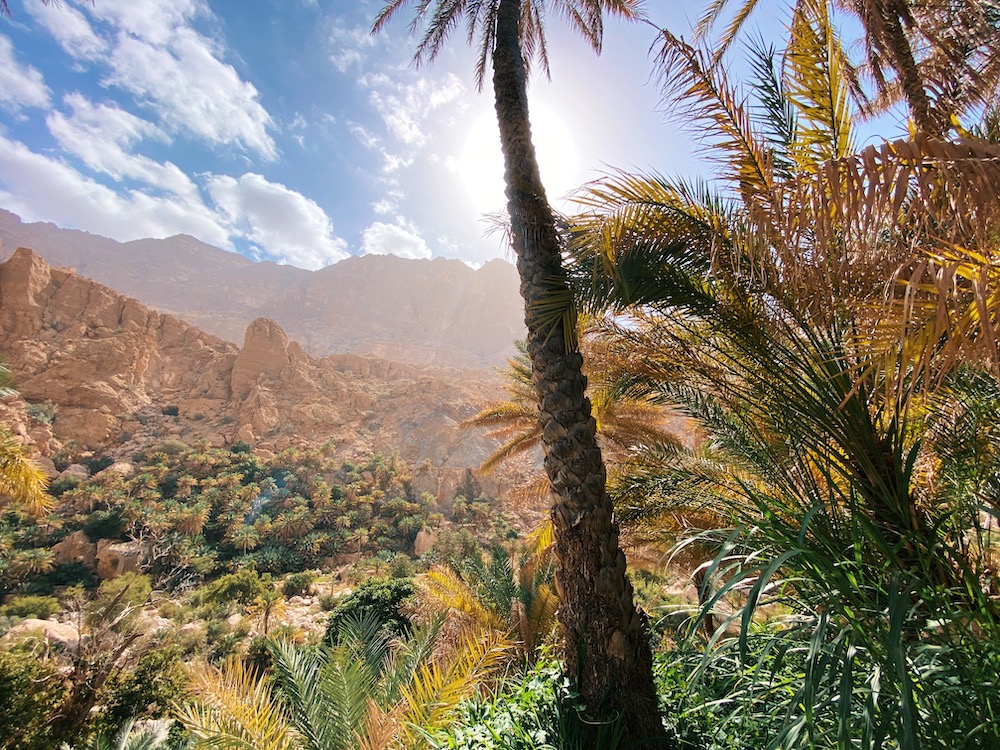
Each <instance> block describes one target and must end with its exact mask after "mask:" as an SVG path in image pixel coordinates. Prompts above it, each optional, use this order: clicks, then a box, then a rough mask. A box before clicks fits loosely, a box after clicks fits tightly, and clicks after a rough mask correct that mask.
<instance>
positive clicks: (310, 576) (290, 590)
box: [281, 570, 316, 597]
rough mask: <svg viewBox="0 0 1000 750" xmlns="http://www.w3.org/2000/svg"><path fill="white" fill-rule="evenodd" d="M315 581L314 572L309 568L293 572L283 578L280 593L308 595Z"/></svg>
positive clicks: (288, 595) (290, 595)
mask: <svg viewBox="0 0 1000 750" xmlns="http://www.w3.org/2000/svg"><path fill="white" fill-rule="evenodd" d="M315 581H316V574H315V573H314V572H313V571H311V570H304V571H302V572H301V573H293V574H292V575H290V576H288V578H286V579H285V582H284V583H283V584H282V586H281V593H282V594H284V595H285V596H286V597H292V596H308V595H309V594H310V593H311V592H312V585H313V583H315Z"/></svg>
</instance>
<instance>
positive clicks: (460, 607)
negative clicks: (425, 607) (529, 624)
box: [419, 566, 505, 631]
mask: <svg viewBox="0 0 1000 750" xmlns="http://www.w3.org/2000/svg"><path fill="white" fill-rule="evenodd" d="M419 581H420V587H421V589H422V590H423V592H424V594H425V595H427V596H429V597H430V598H431V599H433V600H434V601H436V602H438V603H439V604H441V606H443V607H445V608H447V609H450V610H453V611H455V612H460V613H461V614H463V615H465V616H466V617H469V618H470V619H471V620H472V621H473V622H474V623H476V624H477V625H478V626H479V627H480V628H488V629H493V630H501V631H502V630H503V629H504V627H505V624H504V621H503V620H502V619H501V618H500V617H499V616H498V614H497V613H496V612H495V611H493V610H491V609H489V608H488V607H486V606H485V605H484V604H483V602H482V601H481V600H480V598H479V596H478V595H477V593H476V591H475V589H474V588H473V587H472V586H471V585H470V584H469V583H468V582H466V581H465V580H463V578H462V577H461V576H460V575H459V574H458V573H457V572H456V571H454V570H452V569H451V568H446V567H440V566H439V567H434V568H431V569H430V570H429V571H427V573H426V574H425V575H424V576H422V577H421V578H420V579H419Z"/></svg>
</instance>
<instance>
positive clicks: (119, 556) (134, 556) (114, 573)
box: [97, 540, 142, 580]
mask: <svg viewBox="0 0 1000 750" xmlns="http://www.w3.org/2000/svg"><path fill="white" fill-rule="evenodd" d="M101 541H106V540H101ZM141 560H142V549H141V547H140V546H139V543H138V542H112V543H110V544H106V545H100V544H98V550H97V577H98V578H100V579H101V580H108V579H109V578H117V577H118V576H120V575H122V574H123V573H138V572H139V564H140V562H141Z"/></svg>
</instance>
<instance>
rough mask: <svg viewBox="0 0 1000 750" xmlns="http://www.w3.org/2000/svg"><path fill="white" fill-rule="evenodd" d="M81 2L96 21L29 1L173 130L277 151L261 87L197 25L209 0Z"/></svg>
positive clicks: (58, 34)
mask: <svg viewBox="0 0 1000 750" xmlns="http://www.w3.org/2000/svg"><path fill="white" fill-rule="evenodd" d="M75 2H76V3H77V5H78V6H79V7H83V8H85V9H86V11H87V13H89V14H90V16H91V19H92V21H93V23H91V21H89V20H88V19H87V18H86V17H85V16H84V15H83V14H82V13H81V12H80V10H79V9H78V7H73V6H70V5H66V6H65V7H62V8H57V9H55V8H43V7H42V6H41V4H40V3H30V4H29V7H31V8H32V14H33V15H34V16H35V17H36V19H37V20H38V21H39V23H40V24H41V25H42V26H44V27H45V28H46V29H47V30H48V31H49V33H50V34H52V36H53V37H55V39H56V40H57V41H58V42H59V43H60V44H61V45H62V47H63V49H64V50H66V52H67V53H69V54H70V55H72V56H74V57H76V58H77V59H83V60H87V61H90V62H92V63H94V64H95V65H98V66H101V67H102V68H104V67H106V68H107V71H106V73H105V75H104V77H103V78H102V80H101V83H102V84H103V85H104V86H116V87H119V88H122V89H124V90H126V91H128V92H129V93H131V94H133V95H134V96H135V97H136V99H137V102H138V104H139V106H142V107H145V108H147V109H149V110H151V111H152V112H154V113H155V114H156V116H157V117H158V118H159V123H160V124H161V125H162V126H163V127H164V128H165V129H167V130H169V131H170V132H172V133H185V134H190V135H193V136H194V137H196V138H201V139H204V140H206V141H208V142H209V143H211V144H214V145H236V146H240V147H242V148H245V149H248V150H251V151H254V152H256V153H258V154H260V155H261V156H262V157H264V158H265V159H275V158H276V157H277V147H276V145H275V142H274V139H273V138H272V137H271V135H270V131H271V130H272V129H274V127H275V124H274V120H273V119H272V117H271V116H270V114H268V112H267V110H266V109H264V107H263V106H262V105H261V103H260V101H259V99H260V95H259V92H258V91H257V89H256V87H255V86H254V85H253V84H252V83H249V82H247V81H244V80H242V79H241V78H240V75H239V74H238V73H237V72H236V69H235V68H233V66H232V65H229V64H228V63H226V62H223V58H224V56H225V53H226V50H225V48H224V47H223V46H222V45H221V44H219V43H216V42H215V41H213V40H212V39H210V38H208V37H206V36H204V35H202V34H200V33H198V32H197V31H196V30H195V29H194V28H193V27H192V26H191V22H192V21H193V20H194V19H196V18H198V17H202V16H205V17H211V11H210V9H209V8H208V6H207V5H206V4H205V3H204V2H203V0H100V1H99V2H96V3H93V4H90V3H81V0H75ZM36 5H37V6H39V7H38V8H35V7H34V6H36ZM5 88H6V87H5Z"/></svg>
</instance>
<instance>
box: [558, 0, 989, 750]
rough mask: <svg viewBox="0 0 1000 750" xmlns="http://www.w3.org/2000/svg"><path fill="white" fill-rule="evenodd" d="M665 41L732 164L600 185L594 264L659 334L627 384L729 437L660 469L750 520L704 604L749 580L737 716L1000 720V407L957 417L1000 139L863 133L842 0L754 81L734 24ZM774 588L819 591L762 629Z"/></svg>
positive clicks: (735, 679)
mask: <svg viewBox="0 0 1000 750" xmlns="http://www.w3.org/2000/svg"><path fill="white" fill-rule="evenodd" d="M663 44H664V47H663V53H662V56H661V61H662V62H663V65H664V80H665V81H667V82H668V86H669V87H670V90H671V91H672V92H676V93H679V94H680V95H681V100H682V107H683V108H682V110H681V111H682V112H683V114H684V117H685V119H686V120H687V122H688V123H689V124H691V125H693V126H694V127H696V128H698V129H699V132H701V133H702V134H704V133H706V132H707V133H710V134H711V136H712V140H711V143H712V144H713V152H712V153H713V156H714V157H715V159H716V161H717V163H718V165H719V173H720V179H719V181H718V182H717V183H715V184H712V185H705V184H699V185H692V184H689V183H685V182H683V181H680V180H675V179H668V178H664V177H659V176H655V175H630V174H620V175H618V176H617V177H614V178H611V179H608V180H605V181H603V182H602V183H600V184H598V185H595V186H593V187H592V188H591V189H590V190H589V191H588V192H587V193H586V194H585V195H584V196H583V198H582V200H583V202H584V204H585V205H587V206H588V207H589V208H590V209H591V211H590V212H589V213H588V214H586V215H584V216H581V217H579V219H578V220H577V221H576V224H575V232H574V236H575V237H576V239H577V245H576V247H575V248H574V252H575V255H576V258H577V266H576V267H575V269H574V270H575V271H576V272H578V278H579V281H580V290H581V294H582V295H585V296H586V300H587V302H588V305H590V306H593V307H594V308H596V309H600V310H603V311H608V312H611V313H612V314H613V322H612V323H611V324H609V333H608V335H609V336H611V337H613V338H615V339H617V340H618V341H620V342H622V344H621V345H622V346H624V347H626V348H627V349H628V350H629V351H631V352H633V353H634V355H635V365H636V367H635V368H634V369H633V378H632V380H631V382H630V383H629V384H628V385H629V387H631V388H634V389H638V391H639V392H645V393H650V394H655V395H658V396H659V397H660V398H662V399H664V400H665V401H668V402H671V403H674V404H677V405H679V406H681V407H682V408H683V410H684V411H685V413H687V414H689V415H690V416H691V417H692V418H694V419H696V420H697V421H698V422H699V423H700V424H701V425H702V426H703V428H704V429H705V430H706V432H707V434H708V436H709V446H710V447H711V449H712V451H711V452H710V453H708V454H705V455H699V456H695V455H682V454H677V455H675V456H672V457H670V458H671V460H670V461H666V462H664V463H663V464H662V465H661V466H659V467H656V468H657V471H658V472H659V476H654V475H653V474H652V473H651V474H650V476H648V477H647V479H648V480H649V481H648V482H647V483H646V485H645V486H646V489H647V490H648V489H655V491H656V492H658V493H660V495H661V497H662V498H663V499H664V502H677V501H678V499H679V500H680V501H682V502H683V501H687V500H688V499H690V498H709V500H710V501H711V504H712V505H713V506H714V507H722V508H727V509H728V510H729V513H730V515H731V518H732V520H733V523H734V524H735V525H736V529H735V530H734V531H732V533H731V535H729V534H728V533H727V534H726V535H721V536H719V535H716V536H715V539H716V540H717V541H719V542H720V543H721V548H722V549H723V552H722V553H720V555H719V556H718V557H717V558H716V560H715V561H714V563H713V565H712V566H711V568H710V569H709V571H708V575H707V581H708V583H707V589H708V601H707V606H706V609H705V614H711V607H712V606H713V605H714V604H715V603H716V602H717V601H719V600H721V599H722V598H723V597H725V596H727V595H729V594H737V590H739V591H738V594H737V595H738V596H741V597H743V601H744V602H745V603H746V606H744V607H742V608H738V609H737V613H736V614H735V615H733V616H732V617H730V618H729V620H728V622H727V623H726V625H729V626H733V627H736V628H738V629H740V631H741V632H740V636H739V637H738V638H733V639H727V638H726V637H725V635H724V633H723V630H724V628H722V629H720V630H719V631H718V632H717V633H716V638H717V640H716V641H714V643H713V646H712V647H711V648H710V649H709V650H708V654H707V655H706V657H705V659H704V661H702V662H701V663H700V664H697V665H695V666H694V668H695V671H696V672H697V673H698V674H704V673H706V672H711V671H712V670H721V671H723V673H724V674H727V677H726V678H725V679H726V680H729V682H726V684H729V685H732V686H733V690H732V691H731V693H730V694H729V695H727V696H722V698H721V700H722V701H724V702H725V703H726V704H727V712H728V713H729V715H730V716H731V717H732V722H733V724H732V725H731V726H736V724H740V725H742V726H753V725H755V724H759V725H762V726H766V725H769V726H770V727H771V728H772V729H773V730H774V734H773V735H772V736H771V737H769V738H768V739H769V741H770V745H772V746H775V747H777V746H781V747H804V746H808V747H818V746H823V747H827V746H830V747H832V746H840V745H843V744H844V742H850V741H851V738H858V745H859V746H860V747H875V746H879V744H878V743H879V740H878V739H873V738H883V739H884V740H885V741H886V742H891V743H892V744H893V746H896V745H898V746H899V747H902V748H915V747H948V746H949V745H950V744H951V743H952V742H953V737H954V736H955V733H956V732H958V733H959V734H961V735H962V736H963V737H965V736H966V735H967V734H968V736H969V743H970V746H980V747H989V746H994V745H995V744H996V742H997V740H998V737H997V733H996V730H995V728H993V726H992V724H990V725H989V726H986V725H983V726H980V718H979V717H980V716H981V715H982V713H983V712H990V711H992V707H991V701H992V693H991V692H990V691H991V690H994V689H995V688H994V687H992V686H995V685H996V684H997V682H998V681H1000V678H998V673H997V671H996V668H995V664H996V662H995V661H993V656H992V653H994V652H995V649H996V643H997V642H998V639H1000V612H998V607H997V604H996V601H995V600H993V599H991V597H990V596H989V595H988V593H987V592H984V591H983V587H982V585H981V583H980V579H981V576H983V575H985V576H987V577H989V576H990V575H992V573H990V567H989V564H988V559H987V555H986V554H984V550H983V549H982V548H981V547H979V548H977V546H976V544H975V543H971V542H970V539H973V540H974V539H977V538H978V539H982V538H983V534H982V533H981V532H982V531H983V521H982V519H981V517H980V514H981V513H988V514H990V515H992V516H994V517H995V516H996V515H997V514H998V511H1000V508H998V507H997V500H996V494H995V491H994V490H993V489H992V488H993V487H995V486H996V483H997V481H998V480H997V477H998V474H997V466H996V461H995V458H993V457H992V454H991V452H990V451H989V450H986V451H983V453H984V457H983V458H982V459H978V458H976V459H975V460H967V458H966V457H967V456H969V455H970V453H971V452H972V451H973V449H975V450H980V448H979V447H977V446H978V445H979V443H981V442H982V440H983V439H986V441H987V442H989V441H991V440H992V437H991V436H992V435H994V434H996V429H997V428H996V422H995V421H993V422H992V424H988V425H987V427H986V428H985V430H984V431H982V432H979V434H973V436H972V437H973V438H975V439H969V438H968V432H969V430H968V429H966V430H965V433H962V431H961V430H958V429H957V428H958V427H968V425H969V422H970V419H971V418H970V417H969V416H968V415H969V414H970V413H973V412H974V411H976V410H973V409H971V408H969V407H968V406H962V405H963V404H966V405H968V404H972V405H975V403H976V402H977V401H978V403H979V404H980V405H985V404H989V403H990V402H991V400H992V397H991V396H990V394H991V393H996V391H997V385H996V383H997V375H998V373H1000V349H998V341H1000V276H998V274H997V273H996V270H995V268H996V249H995V237H996V236H997V231H998V229H1000V205H998V204H997V201H996V198H995V196H996V195H997V193H998V190H1000V168H998V165H997V151H996V148H995V146H992V145H990V144H988V143H985V142H982V141H977V140H975V139H967V140H963V142H961V143H948V142H942V141H934V140H931V139H929V138H926V137H924V136H923V135H922V134H917V136H916V137H915V138H914V139H913V140H910V141H897V142H894V143H884V144H881V145H872V146H869V147H867V148H865V149H863V150H862V151H861V152H857V151H856V149H855V146H854V139H853V132H854V129H853V117H852V115H853V114H854V113H853V112H852V108H851V106H850V95H849V90H848V89H849V85H850V82H849V78H848V76H846V75H845V71H844V68H843V67H842V64H843V56H842V53H841V51H840V41H839V39H838V37H837V34H836V33H835V31H834V28H833V24H832V23H831V21H830V7H829V5H828V4H827V3H826V2H823V1H822V0H803V1H802V2H800V3H798V4H797V5H796V8H795V12H794V14H793V21H792V24H791V26H790V39H789V43H788V49H787V50H786V52H785V54H784V60H783V61H779V60H777V59H776V57H775V55H774V53H773V51H772V50H768V49H758V50H757V51H756V53H755V55H754V59H753V64H754V68H755V71H756V74H757V75H756V80H755V81H754V83H753V84H752V86H751V90H753V91H755V92H756V94H757V95H758V96H757V98H755V99H751V100H747V99H745V98H744V97H743V96H741V95H739V91H740V89H738V88H737V87H736V86H734V85H733V83H732V81H731V80H730V79H729V78H728V76H727V75H726V73H725V71H723V70H722V69H721V67H720V66H718V65H716V64H715V62H714V51H713V50H709V49H705V48H694V47H691V46H690V45H687V44H685V43H684V42H682V41H681V40H678V39H676V38H674V37H672V36H671V35H669V34H666V33H665V34H664V42H663ZM627 317H630V318H631V320H630V321H629V322H628V324H623V323H624V321H625V319H626V318H627ZM616 324H617V325H616ZM973 367H975V368H982V369H983V370H984V371H985V372H987V373H988V374H987V375H983V376H982V377H981V380H978V381H976V382H977V385H976V386H975V388H973V389H972V390H973V391H976V392H978V393H979V395H978V396H976V398H975V399H971V397H969V396H968V395H965V394H963V392H962V389H960V388H958V387H956V380H957V379H959V378H960V377H961V376H962V373H963V370H964V369H965V368H973ZM984 383H985V385H984ZM987 385H988V386H989V387H986V386H987ZM949 391H950V392H949ZM966 391H968V389H966ZM970 399H971V400H970ZM941 402H943V403H944V404H945V405H944V406H942V405H941ZM957 406H961V407H962V408H956V407H957ZM976 409H977V410H978V409H979V407H976ZM949 410H951V411H953V413H954V414H955V415H956V416H955V417H953V418H952V419H951V420H950V421H942V420H941V419H940V417H939V416H938V415H939V414H941V413H942V412H947V411H949ZM977 413H980V414H983V415H984V416H983V417H982V419H983V421H986V422H989V420H995V411H990V410H989V409H986V408H985V407H984V408H983V409H982V410H981V411H978V412H977ZM932 417H933V418H932ZM977 419H979V417H977ZM935 424H938V425H939V426H940V431H937V432H936V431H935V430H936V429H937V428H935V430H932V429H931V428H932V426H933V425H935ZM977 440H978V443H977ZM956 446H957V447H956ZM969 446H972V447H971V448H970V447H969ZM949 453H950V454H952V456H953V457H949V455H948V454H949ZM954 457H957V458H959V459H962V460H963V461H966V464H964V465H956V462H955V459H954ZM654 480H655V481H654ZM657 484H658V486H657ZM986 536H987V537H988V534H987V535H986ZM763 601H770V602H772V603H774V602H780V603H781V605H782V606H784V607H788V608H790V609H791V611H792V612H793V613H794V614H793V617H792V618H791V619H789V620H786V621H784V622H782V623H781V624H780V625H779V627H777V628H773V629H766V628H761V629H758V628H757V627H756V625H755V623H754V617H755V615H756V614H757V613H758V612H759V606H758V605H759V604H760V603H761V602H763ZM730 614H731V612H730ZM779 652H780V653H788V654H791V653H796V654H798V655H799V656H801V659H802V661H796V662H795V663H791V664H788V663H786V662H783V661H782V660H781V659H779V660H778V661H777V662H775V664H776V665H783V666H787V667H788V668H789V669H788V671H781V668H778V667H775V671H772V672H770V673H769V675H768V677H767V679H765V680H761V679H760V670H761V668H762V666H763V664H764V661H758V660H757V655H760V654H765V653H771V654H774V653H779ZM796 658H799V657H798V656H797V657H796ZM761 659H762V660H763V659H765V657H761ZM744 660H745V661H744ZM740 663H742V664H744V665H745V668H744V669H742V671H741V670H739V669H736V670H731V671H729V672H728V673H726V672H725V670H727V669H730V667H729V666H726V665H732V664H740ZM803 664H806V665H808V666H806V667H805V669H804V670H803V669H801V667H802V665H803ZM818 664H823V667H822V668H818V669H816V668H814V666H813V665H818ZM771 668H772V666H771V664H770V662H768V667H767V669H768V670H770V669H771ZM880 678H884V679H882V680H881V682H879V679H880ZM779 684H780V685H781V690H780V691H778V690H776V689H775V687H776V685H779ZM876 684H878V691H879V694H878V695H874V694H873V691H872V686H874V685H876ZM986 686H990V687H986ZM779 692H780V695H782V696H784V698H779ZM779 702H782V703H783V705H782V706H781V707H780V708H779ZM762 707H763V708H764V710H761V709H762ZM952 707H960V708H957V710H955V711H951V710H950V709H951V708H952ZM714 715H716V716H718V715H719V713H715V714H714ZM959 727H961V729H959ZM719 731H720V732H724V731H725V727H720V728H719ZM973 736H974V737H973ZM976 743H978V744H976Z"/></svg>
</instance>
